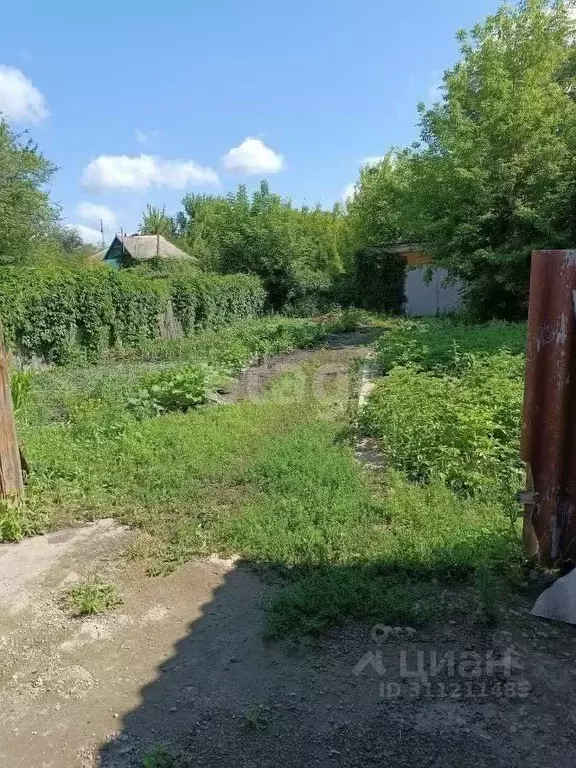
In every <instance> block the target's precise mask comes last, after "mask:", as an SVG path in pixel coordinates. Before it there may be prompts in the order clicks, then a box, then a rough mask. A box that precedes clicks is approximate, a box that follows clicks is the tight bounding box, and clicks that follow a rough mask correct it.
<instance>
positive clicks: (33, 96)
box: [0, 65, 48, 123]
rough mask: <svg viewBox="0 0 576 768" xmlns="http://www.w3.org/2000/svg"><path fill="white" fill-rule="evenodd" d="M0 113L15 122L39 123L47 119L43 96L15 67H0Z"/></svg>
mask: <svg viewBox="0 0 576 768" xmlns="http://www.w3.org/2000/svg"><path fill="white" fill-rule="evenodd" d="M0 113H2V114H4V115H5V116H6V117H7V118H9V119H10V120H14V121H15V122H30V123H39V122H40V121H41V120H44V118H46V117H48V109H47V108H46V101H45V100H44V96H43V95H42V94H41V93H40V91H39V90H38V88H36V87H35V86H34V85H32V81H31V80H29V79H28V78H27V77H26V75H25V74H24V73H23V72H21V71H20V70H19V69H16V68H15V67H6V66H4V65H0Z"/></svg>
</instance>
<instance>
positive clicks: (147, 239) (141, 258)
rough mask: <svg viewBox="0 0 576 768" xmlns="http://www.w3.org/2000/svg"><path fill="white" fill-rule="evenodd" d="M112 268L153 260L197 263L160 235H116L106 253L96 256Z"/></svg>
mask: <svg viewBox="0 0 576 768" xmlns="http://www.w3.org/2000/svg"><path fill="white" fill-rule="evenodd" d="M97 256H100V257H101V258H102V261H103V262H104V263H105V264H109V265H110V266H113V267H134V266H136V265H137V264H142V263H144V262H147V261H152V260H153V259H180V260H182V261H188V262H194V263H198V259H196V258H194V256H189V255H188V254H187V253H184V251H181V250H180V248H177V247H176V246H175V245H174V244H173V243H171V242H170V241H169V240H166V238H165V237H162V235H131V236H130V237H126V236H123V235H116V237H115V238H114V240H113V241H112V243H111V245H110V247H109V248H108V250H107V251H102V252H101V253H100V254H97Z"/></svg>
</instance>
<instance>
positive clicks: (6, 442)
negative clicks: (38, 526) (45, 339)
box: [0, 321, 24, 498]
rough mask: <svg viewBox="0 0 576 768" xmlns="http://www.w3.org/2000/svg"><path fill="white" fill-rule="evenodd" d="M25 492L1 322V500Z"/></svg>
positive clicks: (0, 324)
mask: <svg viewBox="0 0 576 768" xmlns="http://www.w3.org/2000/svg"><path fill="white" fill-rule="evenodd" d="M23 490H24V483H23V480H22V464H21V462H20V451H19V450H18V438H17V435H16V422H15V420H14V407H13V405H12V394H11V392H10V369H9V361H8V354H7V352H6V346H5V344H4V332H3V329H2V323H1V321H0V498H8V497H11V498H14V497H18V496H20V495H21V494H22V492H23Z"/></svg>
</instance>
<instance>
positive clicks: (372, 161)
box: [360, 155, 386, 165]
mask: <svg viewBox="0 0 576 768" xmlns="http://www.w3.org/2000/svg"><path fill="white" fill-rule="evenodd" d="M385 157H386V155H370V156H369V157H363V158H362V160H360V165H378V163H381V162H382V160H384V158H385Z"/></svg>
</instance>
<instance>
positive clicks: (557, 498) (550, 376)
mask: <svg viewBox="0 0 576 768" xmlns="http://www.w3.org/2000/svg"><path fill="white" fill-rule="evenodd" d="M522 458H523V460H524V461H525V462H526V463H527V464H528V468H527V474H528V477H529V483H530V475H531V479H532V481H533V489H530V490H533V496H531V497H530V498H529V499H528V501H529V502H530V503H528V504H527V505H526V510H525V516H524V543H525V547H527V550H528V552H527V553H528V554H530V555H535V556H537V558H538V561H539V562H540V564H541V565H545V566H551V565H554V564H556V563H558V562H559V561H565V560H572V561H573V562H574V563H575V564H576V251H535V252H534V253H533V255H532V270H531V277H530V311H529V317H528V344H527V361H526V389H525V399H524V423H523V435H522Z"/></svg>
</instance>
